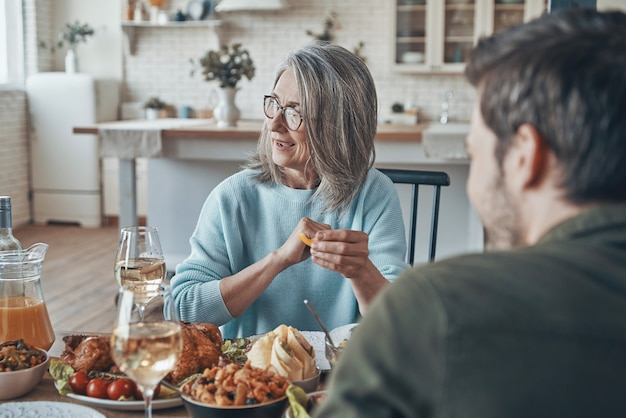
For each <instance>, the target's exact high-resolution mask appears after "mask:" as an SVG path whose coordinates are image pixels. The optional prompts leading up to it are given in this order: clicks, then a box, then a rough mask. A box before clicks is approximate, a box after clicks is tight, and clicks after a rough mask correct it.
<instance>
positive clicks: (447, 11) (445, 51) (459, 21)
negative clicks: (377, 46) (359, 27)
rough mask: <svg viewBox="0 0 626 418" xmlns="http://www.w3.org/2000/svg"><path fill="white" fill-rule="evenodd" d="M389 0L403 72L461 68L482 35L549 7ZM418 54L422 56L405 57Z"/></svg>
mask: <svg viewBox="0 0 626 418" xmlns="http://www.w3.org/2000/svg"><path fill="white" fill-rule="evenodd" d="M417 3H421V4H417ZM390 5H391V10H390V14H391V16H392V17H393V22H392V32H391V33H392V35H391V43H392V51H393V52H392V53H393V58H392V69H393V71H396V72H400V73H457V74H458V73H462V72H463V70H464V68H465V60H466V59H467V56H468V54H469V52H470V51H471V49H472V47H473V46H474V45H475V44H476V42H477V41H478V39H479V38H480V37H481V36H484V35H489V34H492V33H494V32H498V31H500V30H502V29H504V28H507V27H510V26H512V25H516V24H519V23H522V22H525V21H528V20H530V19H532V18H533V17H537V16H540V15H541V14H542V13H543V12H544V11H545V10H546V9H547V1H546V0H517V1H515V2H512V0H445V1H444V0H422V1H419V0H393V1H392V2H390ZM414 54H421V55H422V56H423V60H422V61H419V62H418V61H413V60H411V59H406V57H407V56H408V58H411V57H412V56H413V55H414Z"/></svg>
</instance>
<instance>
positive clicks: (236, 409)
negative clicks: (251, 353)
mask: <svg viewBox="0 0 626 418" xmlns="http://www.w3.org/2000/svg"><path fill="white" fill-rule="evenodd" d="M288 386H289V381H288V380H287V379H286V378H285V377H283V376H280V375H278V374H276V373H274V372H272V371H270V370H265V369H260V368H257V367H253V366H251V365H250V363H246V364H245V365H240V364H237V363H229V364H225V365H218V366H215V367H212V368H211V369H206V370H205V371H204V372H203V373H202V375H201V376H198V377H197V378H195V379H192V380H190V381H188V382H187V383H185V384H184V385H183V387H182V388H181V392H182V399H183V404H184V405H185V408H186V409H187V412H188V413H189V415H190V416H191V417H192V418H239V417H246V418H271V417H279V416H281V414H282V413H283V411H284V410H285V407H286V406H287V396H286V391H287V387H288Z"/></svg>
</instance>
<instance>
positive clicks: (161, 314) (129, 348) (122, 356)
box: [111, 288, 183, 418]
mask: <svg viewBox="0 0 626 418" xmlns="http://www.w3.org/2000/svg"><path fill="white" fill-rule="evenodd" d="M157 293H158V294H157V295H155V296H153V297H152V298H151V300H150V302H149V303H148V304H147V305H144V308H146V307H147V310H145V311H144V315H143V317H142V318H140V316H139V309H138V308H137V306H138V304H137V303H136V301H135V293H133V292H132V291H130V290H126V289H121V290H120V297H119V298H118V315H117V321H116V324H115V327H114V328H113V332H112V334H111V354H112V356H113V360H114V361H115V364H117V366H118V367H119V368H120V370H121V371H122V372H124V373H125V374H126V375H127V376H128V377H129V378H131V379H132V380H133V381H134V382H135V383H136V384H137V387H138V388H139V390H141V393H142V394H143V398H144V402H145V416H146V418H150V417H152V399H153V397H154V390H155V388H156V386H157V385H158V384H159V382H160V381H161V380H162V379H163V378H164V377H165V376H167V374H168V373H169V372H170V371H172V370H173V369H174V366H175V365H176V362H177V361H178V359H179V358H180V355H181V351H182V348H183V341H182V335H181V326H180V322H179V321H178V319H177V315H176V311H175V308H174V304H173V302H172V301H171V300H169V301H167V299H168V298H170V296H169V291H168V290H167V288H166V289H165V290H161V291H159V292H157Z"/></svg>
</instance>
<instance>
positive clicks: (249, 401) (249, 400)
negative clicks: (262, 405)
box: [246, 398, 259, 405]
mask: <svg viewBox="0 0 626 418" xmlns="http://www.w3.org/2000/svg"><path fill="white" fill-rule="evenodd" d="M258 403H259V401H257V400H256V398H246V405H256V404H258Z"/></svg>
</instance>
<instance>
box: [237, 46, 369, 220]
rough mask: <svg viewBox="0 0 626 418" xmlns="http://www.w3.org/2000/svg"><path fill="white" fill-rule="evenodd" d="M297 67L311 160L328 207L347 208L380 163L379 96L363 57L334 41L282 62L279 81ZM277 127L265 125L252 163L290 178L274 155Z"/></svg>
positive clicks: (265, 173)
mask: <svg viewBox="0 0 626 418" xmlns="http://www.w3.org/2000/svg"><path fill="white" fill-rule="evenodd" d="M287 69H291V70H292V71H293V73H294V75H295V77H296V80H297V83H298V92H299V94H300V107H301V109H302V117H303V119H304V122H303V123H304V128H305V129H306V136H307V145H308V147H309V150H310V153H311V158H310V162H309V163H310V164H311V165H312V166H313V168H314V170H315V172H316V173H317V175H318V176H319V180H320V184H319V187H318V189H317V190H316V192H315V193H314V195H313V197H312V199H316V198H321V199H322V200H323V202H324V210H325V211H327V212H331V211H338V212H343V211H345V210H346V209H347V208H348V207H349V205H350V202H351V201H352V200H353V199H354V198H355V196H356V195H357V194H358V193H359V191H360V190H361V187H362V185H363V183H364V182H365V178H366V177H367V172H368V170H369V169H370V168H371V167H372V165H373V164H374V158H375V149H374V138H375V136H376V125H377V114H378V98H377V95H376V87H375V85H374V80H373V78H372V76H371V74H370V72H369V70H368V68H367V66H366V65H365V63H364V62H363V60H362V59H361V58H359V57H357V56H356V55H355V54H353V53H351V52H350V51H348V50H347V49H345V48H343V47H340V46H337V45H331V44H312V45H307V46H305V47H303V48H301V49H299V50H297V51H295V52H292V53H290V54H288V55H287V57H286V59H285V60H284V61H283V62H282V63H281V64H280V65H279V66H278V68H277V70H276V77H275V79H274V86H276V83H277V82H278V79H279V78H280V76H281V75H282V74H283V73H284V72H285V70H287ZM270 135H271V132H270V130H269V128H268V124H267V123H265V124H264V125H263V129H262V130H261V136H260V138H259V143H258V147H257V151H256V153H255V154H254V155H253V156H252V157H251V158H250V159H249V161H248V162H247V163H246V165H245V167H246V168H252V169H258V168H260V169H261V172H260V173H259V175H258V176H257V180H258V181H260V182H262V183H280V184H284V174H283V171H282V168H281V167H278V166H277V165H276V164H274V162H273V161H272V143H271V138H270Z"/></svg>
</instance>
